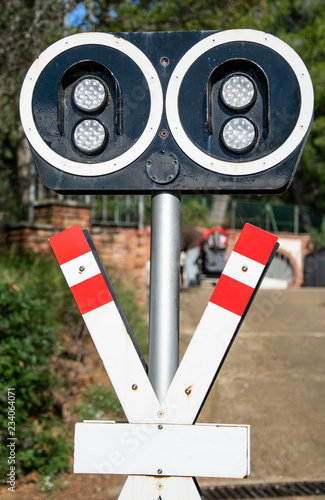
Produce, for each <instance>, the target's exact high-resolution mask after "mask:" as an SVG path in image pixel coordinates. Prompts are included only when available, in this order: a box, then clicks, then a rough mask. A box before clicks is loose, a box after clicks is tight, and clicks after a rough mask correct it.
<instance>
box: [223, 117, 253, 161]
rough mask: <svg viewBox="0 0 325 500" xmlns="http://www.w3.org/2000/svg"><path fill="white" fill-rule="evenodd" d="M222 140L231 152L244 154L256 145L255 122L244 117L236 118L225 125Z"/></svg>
mask: <svg viewBox="0 0 325 500" xmlns="http://www.w3.org/2000/svg"><path fill="white" fill-rule="evenodd" d="M221 138H222V141H223V143H224V145H225V146H226V147H227V148H228V149H229V150H230V151H232V152H234V153H239V154H242V153H246V152H248V151H249V150H250V149H252V147H253V146H254V145H255V143H256V140H257V130H256V127H255V125H254V124H253V122H251V121H250V120H248V119H247V118H244V117H243V116H236V117H235V118H231V119H230V120H228V121H227V122H226V123H225V125H224V127H223V128H222V131H221Z"/></svg>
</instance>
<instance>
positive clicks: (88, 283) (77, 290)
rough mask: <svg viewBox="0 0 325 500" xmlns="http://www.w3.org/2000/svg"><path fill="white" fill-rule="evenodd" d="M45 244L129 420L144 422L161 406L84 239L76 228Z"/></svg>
mask: <svg viewBox="0 0 325 500" xmlns="http://www.w3.org/2000/svg"><path fill="white" fill-rule="evenodd" d="M49 241H50V244H51V247H52V249H53V251H54V254H55V256H56V258H57V260H58V263H59V265H60V267H61V269H62V272H63V274H64V276H65V279H66V281H67V283H68V285H69V287H70V290H71V292H72V294H73V296H74V298H75V300H76V303H77V305H78V307H79V310H80V312H81V314H82V317H83V319H84V321H85V323H86V326H87V328H88V330H89V333H90V335H91V337H92V339H93V341H94V344H95V346H96V348H97V350H98V353H99V355H100V357H101V359H102V361H103V364H104V367H105V369H106V371H107V374H108V376H109V378H110V379H111V382H112V384H113V386H114V389H115V391H116V393H117V396H118V398H119V400H120V402H121V405H122V407H123V409H124V412H125V414H126V417H127V419H128V420H129V421H130V422H133V423H139V422H143V421H145V420H144V419H147V418H148V415H149V416H150V415H151V414H153V412H154V411H155V409H156V408H157V407H159V402H158V400H157V397H156V395H155V393H154V390H153V388H152V386H151V384H150V381H149V379H148V376H147V373H146V371H145V368H144V366H143V364H142V362H141V359H140V357H139V355H138V352H137V350H136V348H135V346H134V340H132V339H131V337H130V332H128V330H127V328H126V325H125V323H124V321H123V319H122V317H121V314H120V312H119V310H118V307H117V305H116V303H115V302H114V300H113V297H112V293H111V292H110V290H109V288H108V285H107V282H106V281H105V277H104V276H103V274H102V272H101V270H100V267H99V265H98V263H97V261H96V259H95V256H94V254H93V252H92V250H91V247H90V246H89V243H88V241H87V238H86V237H85V234H84V233H83V231H82V229H81V227H80V226H79V225H76V226H73V227H71V228H69V229H66V230H65V231H62V232H61V233H58V234H56V235H54V236H52V237H51V238H50V239H49ZM97 260H98V257H97ZM101 267H102V266H101Z"/></svg>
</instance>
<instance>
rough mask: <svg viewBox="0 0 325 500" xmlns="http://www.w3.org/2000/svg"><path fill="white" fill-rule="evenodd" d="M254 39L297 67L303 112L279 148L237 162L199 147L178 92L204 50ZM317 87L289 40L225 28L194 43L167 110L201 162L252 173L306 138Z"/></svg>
mask: <svg viewBox="0 0 325 500" xmlns="http://www.w3.org/2000/svg"><path fill="white" fill-rule="evenodd" d="M237 41H239V42H242V41H244V42H253V43H258V44H260V45H264V46H265V47H268V48H270V49H272V50H274V51H275V52H277V53H278V54H280V55H281V56H282V57H283V58H284V59H285V60H286V61H287V63H288V64H289V65H290V66H291V68H292V70H293V71H294V73H295V75H296V77H297V80H298V83H299V87H300V93H301V106H300V113H299V117H298V119H297V122H296V125H295V127H294V129H293V131H292V132H291V134H290V136H289V137H288V138H287V140H286V141H285V142H284V143H283V144H282V145H281V146H279V147H278V148H277V149H276V150H275V151H273V152H272V153H270V154H269V155H267V156H264V157H263V158H260V159H258V160H251V161H247V162H240V163H235V162H234V161H229V162H228V161H223V160H218V159H217V158H215V157H214V156H210V155H208V154H206V153H205V152H204V151H202V150H201V149H200V148H198V147H197V146H196V145H195V144H194V143H193V142H192V141H191V139H190V138H189V137H188V135H187V134H186V132H185V130H184V129H183V126H182V123H181V120H180V116H179V109H178V96H179V91H180V87H181V84H182V81H183V79H184V76H185V74H186V72H187V71H188V69H189V68H190V66H191V65H192V64H193V63H194V62H195V61H196V60H197V59H198V57H200V56H201V55H202V54H204V53H206V52H207V51H209V50H212V49H214V48H215V47H218V46H219V45H222V44H225V43H230V42H237ZM313 107H314V91H313V85H312V81H311V78H310V76H309V73H308V70H307V68H306V66H305V64H304V62H303V61H302V59H301V58H300V57H299V56H298V54H297V53H296V52H295V51H294V50H293V49H292V48H291V47H290V46H289V45H287V44H286V43H285V42H283V41H282V40H280V39H279V38H276V37H275V36H273V35H269V34H266V33H264V32H262V31H256V30H249V29H238V30H228V31H221V32H218V33H214V34H212V35H209V36H208V37H206V38H203V39H202V40H201V41H200V42H198V43H197V44H196V45H194V46H193V47H191V48H190V49H189V50H188V51H187V52H186V53H185V54H184V56H183V57H182V58H181V60H180V61H179V63H178V64H177V66H176V68H175V69H174V71H173V73H172V76H171V77H170V81H169V84H168V88H167V94H166V114H167V120H168V123H169V126H170V130H171V133H172V134H173V136H174V138H175V140H176V142H177V144H178V145H179V147H180V148H181V149H182V151H183V152H184V153H185V154H186V155H187V156H188V157H189V158H191V160H193V161H194V162H195V163H197V164H198V165H201V166H202V167H204V168H206V169H208V170H211V171H213V172H218V173H220V174H225V175H236V176H238V175H249V174H254V173H258V172H263V171H264V170H267V169H269V168H271V167H273V166H275V165H277V164H278V163H280V162H281V161H283V160H284V159H285V158H287V157H288V156H289V155H290V154H291V153H292V152H293V151H294V150H295V149H296V147H297V146H298V145H299V144H300V142H301V141H302V140H303V139H304V137H305V135H306V133H307V131H308V129H309V126H310V124H311V121H312V117H313Z"/></svg>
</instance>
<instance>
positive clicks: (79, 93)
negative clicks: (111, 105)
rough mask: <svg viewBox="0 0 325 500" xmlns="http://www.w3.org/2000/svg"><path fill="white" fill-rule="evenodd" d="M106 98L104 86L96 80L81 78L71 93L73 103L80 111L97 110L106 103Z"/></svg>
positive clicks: (106, 93)
mask: <svg viewBox="0 0 325 500" xmlns="http://www.w3.org/2000/svg"><path fill="white" fill-rule="evenodd" d="M107 97H108V92H107V90H106V85H105V84H104V82H102V81H101V80H99V79H98V78H90V77H85V78H82V79H81V80H79V81H78V82H77V85H76V86H75V88H74V91H73V102H74V103H75V105H76V106H77V107H78V108H79V109H81V110H82V111H88V112H94V111H97V110H99V109H100V108H101V107H102V106H103V105H104V103H105V102H106V101H107Z"/></svg>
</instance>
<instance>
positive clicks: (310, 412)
mask: <svg viewBox="0 0 325 500" xmlns="http://www.w3.org/2000/svg"><path fill="white" fill-rule="evenodd" d="M212 291H213V288H212V286H211V285H209V284H207V283H204V284H203V285H202V286H201V287H200V288H191V289H188V290H184V291H182V293H181V333H182V337H181V338H182V342H181V344H182V347H183V349H184V347H185V344H186V342H188V341H189V339H190V335H191V334H192V333H193V329H195V327H196V325H197V323H198V321H199V319H200V317H201V315H202V313H203V310H204V308H205V306H206V304H207V302H208V300H209V298H210V296H211V293H212ZM202 369H204V367H202ZM199 422H216V423H217V422H218V423H226V424H249V425H250V426H251V476H250V478H249V481H250V482H257V481H287V480H312V479H314V480H316V479H325V288H301V289H291V290H260V291H259V292H258V294H257V297H256V299H255V300H254V303H253V305H252V307H251V309H250V311H249V313H248V315H247V317H246V318H245V321H244V323H243V325H242V328H241V330H240V332H239V334H238V335H237V338H236V340H235V342H234V344H233V346H232V348H231V350H230V352H229V355H228V357H227V359H226V361H225V363H224V366H223V367H222V370H221V372H220V374H219V376H218V379H217V381H216V383H215V385H214V387H213V389H212V391H211V393H210V395H209V398H208V400H207V401H206V404H205V406H204V408H203V411H202V413H201V415H200V417H199ZM242 481H243V480H241V482H242ZM223 482H225V481H223ZM228 482H229V481H228ZM199 483H200V484H201V485H202V486H203V485H205V484H208V483H210V484H211V480H205V479H201V480H200V481H199ZM212 483H215V480H213V481H212Z"/></svg>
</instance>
